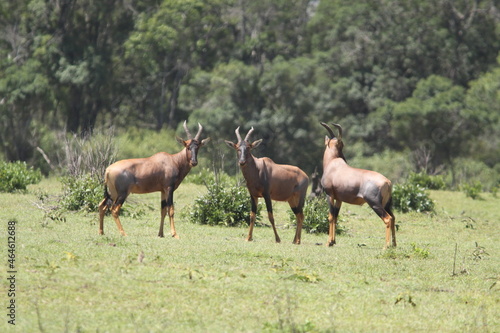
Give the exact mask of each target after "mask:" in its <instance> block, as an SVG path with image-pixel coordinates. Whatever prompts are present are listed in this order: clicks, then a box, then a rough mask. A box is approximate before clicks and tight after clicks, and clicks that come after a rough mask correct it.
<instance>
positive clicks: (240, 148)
mask: <svg viewBox="0 0 500 333" xmlns="http://www.w3.org/2000/svg"><path fill="white" fill-rule="evenodd" d="M234 132H235V133H236V138H237V139H238V142H237V143H234V142H231V141H227V140H225V142H226V144H227V145H228V146H229V147H231V148H234V149H236V151H237V152H238V162H239V163H240V166H244V165H245V164H246V163H247V161H248V159H250V158H251V152H250V151H251V150H252V149H254V148H256V147H258V146H259V145H260V144H261V143H262V139H260V140H257V141H254V142H252V143H250V141H248V140H249V139H250V135H251V134H252V132H253V127H252V128H251V129H250V130H249V131H248V133H247V135H246V136H245V139H244V140H242V139H241V135H240V127H239V126H238V128H237V129H236V131H234Z"/></svg>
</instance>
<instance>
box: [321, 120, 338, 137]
mask: <svg viewBox="0 0 500 333" xmlns="http://www.w3.org/2000/svg"><path fill="white" fill-rule="evenodd" d="M321 125H323V127H324V128H326V130H327V131H328V133H330V139H333V138H334V137H335V134H333V131H332V129H331V128H330V126H328V124H326V123H324V122H321Z"/></svg>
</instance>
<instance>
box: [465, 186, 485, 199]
mask: <svg viewBox="0 0 500 333" xmlns="http://www.w3.org/2000/svg"><path fill="white" fill-rule="evenodd" d="M461 188H462V191H463V192H464V193H465V195H466V196H467V197H468V198H472V199H473V200H476V199H481V192H482V191H483V186H482V185H481V183H480V182H475V183H474V184H463V185H462V186H461Z"/></svg>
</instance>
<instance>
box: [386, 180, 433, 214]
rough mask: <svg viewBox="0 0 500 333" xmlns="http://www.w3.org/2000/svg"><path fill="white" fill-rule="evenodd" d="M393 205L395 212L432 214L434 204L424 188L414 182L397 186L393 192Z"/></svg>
mask: <svg viewBox="0 0 500 333" xmlns="http://www.w3.org/2000/svg"><path fill="white" fill-rule="evenodd" d="M392 205H393V207H394V209H395V210H397V211H400V212H403V213H408V212H411V211H415V212H432V211H433V210H434V202H433V201H432V199H431V198H430V197H429V193H428V192H427V191H426V189H425V188H424V187H421V186H420V185H419V184H415V183H412V182H405V183H403V184H396V185H394V188H393V190H392Z"/></svg>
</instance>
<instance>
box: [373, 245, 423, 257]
mask: <svg viewBox="0 0 500 333" xmlns="http://www.w3.org/2000/svg"><path fill="white" fill-rule="evenodd" d="M410 246H411V249H408V248H395V247H391V248H388V249H386V250H384V251H383V252H382V253H381V254H379V255H378V256H377V258H378V259H427V258H429V257H430V255H431V253H430V251H429V250H428V249H427V248H424V247H420V246H418V245H417V244H415V243H411V244H410Z"/></svg>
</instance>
